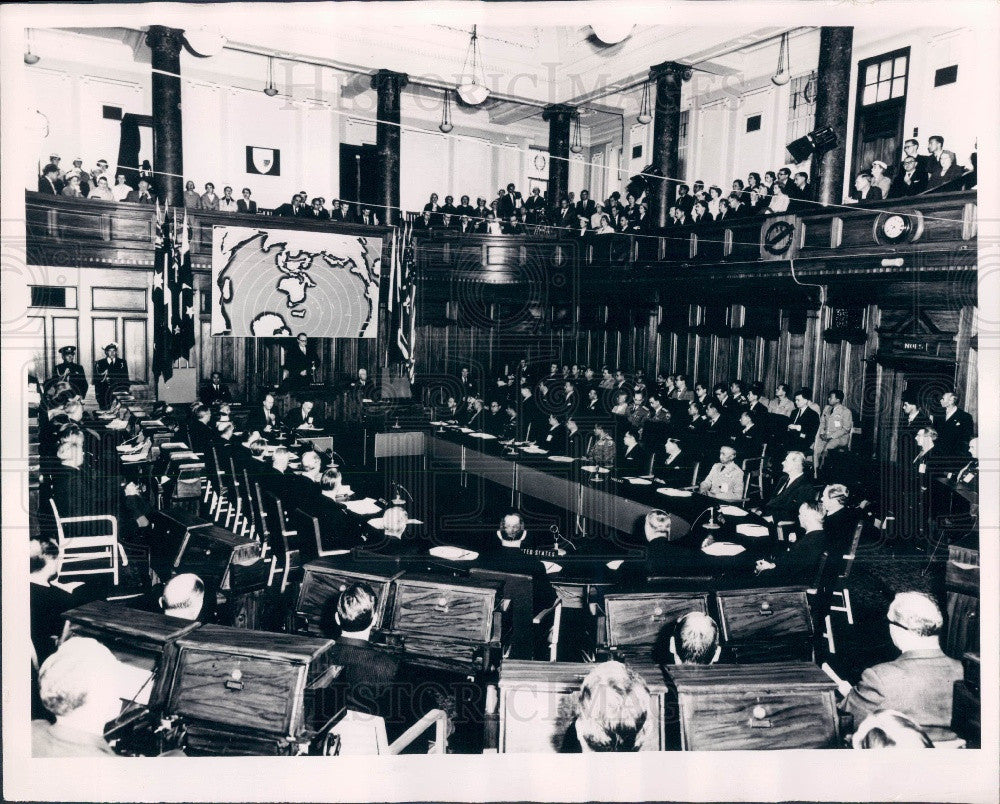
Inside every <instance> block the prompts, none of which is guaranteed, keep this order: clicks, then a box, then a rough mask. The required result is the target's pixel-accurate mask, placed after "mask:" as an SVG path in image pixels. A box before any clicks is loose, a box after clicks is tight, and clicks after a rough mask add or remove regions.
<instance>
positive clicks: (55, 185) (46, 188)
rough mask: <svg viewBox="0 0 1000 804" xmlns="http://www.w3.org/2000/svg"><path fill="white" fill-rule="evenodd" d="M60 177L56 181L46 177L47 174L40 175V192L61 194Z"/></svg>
mask: <svg viewBox="0 0 1000 804" xmlns="http://www.w3.org/2000/svg"><path fill="white" fill-rule="evenodd" d="M60 183H61V182H60V181H59V179H56V180H55V181H54V182H53V181H50V180H49V179H47V178H45V176H39V177H38V192H40V193H45V194H46V195H60V194H61V193H62V187H60V186H59V185H60Z"/></svg>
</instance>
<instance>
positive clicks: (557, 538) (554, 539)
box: [549, 525, 576, 552]
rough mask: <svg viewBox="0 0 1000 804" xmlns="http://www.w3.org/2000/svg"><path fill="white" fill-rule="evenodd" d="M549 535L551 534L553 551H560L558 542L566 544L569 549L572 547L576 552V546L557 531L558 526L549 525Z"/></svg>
mask: <svg viewBox="0 0 1000 804" xmlns="http://www.w3.org/2000/svg"><path fill="white" fill-rule="evenodd" d="M549 533H551V534H552V549H553V550H555V551H556V552H559V550H560V548H559V542H560V541H564V542H566V544H568V545H569V546H570V547H572V548H573V549H574V550H576V545H575V544H573V542H571V541H570V540H569V539H567V538H566V537H565V536H563V535H562V533H561V532H560V531H559V526H558V525H551V526H550V527H549ZM563 552H565V551H563Z"/></svg>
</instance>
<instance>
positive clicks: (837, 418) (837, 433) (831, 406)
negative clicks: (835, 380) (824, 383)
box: [816, 389, 854, 463]
mask: <svg viewBox="0 0 1000 804" xmlns="http://www.w3.org/2000/svg"><path fill="white" fill-rule="evenodd" d="M826 401H827V405H826V407H825V408H823V415H822V416H820V419H819V438H818V440H817V442H816V459H817V461H818V462H820V463H821V462H822V461H821V458H820V456H822V455H823V453H824V452H828V451H829V452H835V451H843V450H846V449H847V445H848V444H849V443H850V440H851V430H852V428H853V427H854V416H853V415H852V414H851V409H850V408H848V407H847V406H846V405H845V404H844V392H843V391H841V390H839V389H835V390H833V391H830V394H829V396H827V398H826Z"/></svg>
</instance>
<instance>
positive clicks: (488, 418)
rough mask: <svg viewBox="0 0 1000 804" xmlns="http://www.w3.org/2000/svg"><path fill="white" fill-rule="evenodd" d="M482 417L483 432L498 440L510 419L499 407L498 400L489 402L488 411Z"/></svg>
mask: <svg viewBox="0 0 1000 804" xmlns="http://www.w3.org/2000/svg"><path fill="white" fill-rule="evenodd" d="M484 417H485V421H484V422H483V432H484V433H489V434H490V435H492V436H496V437H497V438H500V436H501V435H502V434H503V432H504V430H505V429H506V425H507V422H508V421H509V420H510V417H509V416H508V415H507V412H506V411H505V410H504V409H503V407H502V406H501V404H500V400H499V399H494V400H492V401H491V402H490V409H489V411H488V412H486V413H485V414H484Z"/></svg>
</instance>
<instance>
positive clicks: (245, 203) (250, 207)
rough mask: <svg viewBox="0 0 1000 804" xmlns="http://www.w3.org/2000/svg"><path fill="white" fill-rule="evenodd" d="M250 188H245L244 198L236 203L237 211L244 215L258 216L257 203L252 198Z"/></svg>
mask: <svg viewBox="0 0 1000 804" xmlns="http://www.w3.org/2000/svg"><path fill="white" fill-rule="evenodd" d="M250 194H251V193H250V188H249V187H244V188H243V197H242V198H240V199H239V200H237V202H236V211H237V212H242V213H243V214H244V215H256V214H257V202H256V201H254V200H253V199H252V198H250Z"/></svg>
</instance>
